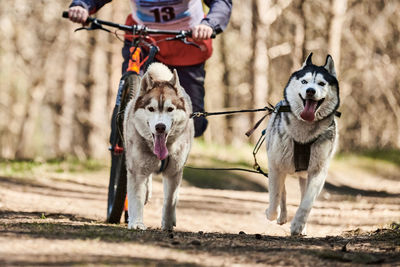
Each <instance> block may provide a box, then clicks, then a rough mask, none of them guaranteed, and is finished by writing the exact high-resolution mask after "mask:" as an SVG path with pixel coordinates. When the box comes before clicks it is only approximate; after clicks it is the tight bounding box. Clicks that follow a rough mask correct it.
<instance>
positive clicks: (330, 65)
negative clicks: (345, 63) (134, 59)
mask: <svg viewBox="0 0 400 267" xmlns="http://www.w3.org/2000/svg"><path fill="white" fill-rule="evenodd" d="M324 68H325V69H326V70H327V71H328V72H329V74H330V75H332V76H334V77H335V78H336V70H335V64H334V63H333V58H332V57H331V55H328V56H326V60H325V65H324Z"/></svg>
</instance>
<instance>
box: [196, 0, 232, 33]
mask: <svg viewBox="0 0 400 267" xmlns="http://www.w3.org/2000/svg"><path fill="white" fill-rule="evenodd" d="M204 3H205V4H206V5H207V6H208V7H209V8H210V11H209V12H208V14H207V16H206V17H205V18H204V19H203V20H202V21H201V24H204V25H207V26H210V27H211V28H213V29H214V31H216V32H217V33H218V32H222V31H223V30H225V28H226V26H227V25H228V22H229V18H230V17H231V12H232V0H204Z"/></svg>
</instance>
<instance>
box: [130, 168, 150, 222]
mask: <svg viewBox="0 0 400 267" xmlns="http://www.w3.org/2000/svg"><path fill="white" fill-rule="evenodd" d="M127 178H128V184H127V191H128V214H129V222H128V229H140V230H146V226H145V225H144V223H143V207H144V202H145V199H146V191H147V186H146V181H148V178H149V177H147V176H145V175H140V174H133V173H132V172H130V171H128V177H127Z"/></svg>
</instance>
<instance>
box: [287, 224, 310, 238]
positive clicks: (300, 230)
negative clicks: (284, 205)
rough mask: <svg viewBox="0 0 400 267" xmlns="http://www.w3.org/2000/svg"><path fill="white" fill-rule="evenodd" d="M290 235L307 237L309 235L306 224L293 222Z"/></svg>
mask: <svg viewBox="0 0 400 267" xmlns="http://www.w3.org/2000/svg"><path fill="white" fill-rule="evenodd" d="M290 234H291V235H292V236H305V235H306V234H307V233H306V224H305V223H304V222H299V221H297V220H293V221H292V224H291V226H290Z"/></svg>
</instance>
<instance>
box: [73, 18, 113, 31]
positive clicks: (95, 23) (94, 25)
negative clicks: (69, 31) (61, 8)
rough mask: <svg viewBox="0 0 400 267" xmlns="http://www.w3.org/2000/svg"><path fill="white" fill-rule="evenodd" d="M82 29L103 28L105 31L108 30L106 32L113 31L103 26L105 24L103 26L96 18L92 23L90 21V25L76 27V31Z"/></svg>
mask: <svg viewBox="0 0 400 267" xmlns="http://www.w3.org/2000/svg"><path fill="white" fill-rule="evenodd" d="M81 30H87V31H94V30H103V31H106V32H111V31H110V30H108V29H106V28H103V26H101V25H100V24H99V23H98V22H97V20H96V19H95V20H93V21H92V23H90V27H86V26H83V27H80V28H77V29H75V30H74V32H77V31H81Z"/></svg>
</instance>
